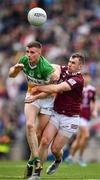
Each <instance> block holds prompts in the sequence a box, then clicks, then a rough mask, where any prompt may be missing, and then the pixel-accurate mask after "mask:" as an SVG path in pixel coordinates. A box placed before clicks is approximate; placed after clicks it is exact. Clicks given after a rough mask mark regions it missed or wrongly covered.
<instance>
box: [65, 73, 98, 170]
mask: <svg viewBox="0 0 100 180" xmlns="http://www.w3.org/2000/svg"><path fill="white" fill-rule="evenodd" d="M83 77H84V88H83V93H82V103H81V111H80V131H79V133H78V134H77V136H76V139H75V140H74V141H73V143H72V145H71V149H70V153H69V155H68V157H67V159H66V162H67V164H72V163H73V156H74V154H75V153H76V151H77V150H79V160H78V163H79V165H80V166H82V167H85V166H86V165H87V164H86V163H85V162H84V161H83V153H84V150H85V147H86V143H87V140H88V138H89V123H90V120H91V118H96V117H97V104H96V89H95V87H94V86H93V85H91V84H90V75H89V72H88V71H87V70H86V71H84V72H83Z"/></svg>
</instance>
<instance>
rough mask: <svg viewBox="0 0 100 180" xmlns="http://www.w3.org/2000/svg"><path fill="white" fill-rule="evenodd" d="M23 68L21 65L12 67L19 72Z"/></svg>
mask: <svg viewBox="0 0 100 180" xmlns="http://www.w3.org/2000/svg"><path fill="white" fill-rule="evenodd" d="M23 67H24V65H23V64H16V65H15V66H14V68H15V70H19V71H21V70H22V69H23Z"/></svg>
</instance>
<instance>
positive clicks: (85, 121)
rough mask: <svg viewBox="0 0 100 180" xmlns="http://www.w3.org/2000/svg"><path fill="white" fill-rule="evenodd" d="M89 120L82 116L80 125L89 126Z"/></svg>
mask: <svg viewBox="0 0 100 180" xmlns="http://www.w3.org/2000/svg"><path fill="white" fill-rule="evenodd" d="M89 124H90V123H89V121H88V120H86V119H85V118H82V117H81V118H80V126H82V127H88V126H89Z"/></svg>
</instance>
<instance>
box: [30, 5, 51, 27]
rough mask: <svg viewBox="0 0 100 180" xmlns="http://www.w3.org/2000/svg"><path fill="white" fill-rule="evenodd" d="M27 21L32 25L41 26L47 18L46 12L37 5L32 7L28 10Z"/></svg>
mask: <svg viewBox="0 0 100 180" xmlns="http://www.w3.org/2000/svg"><path fill="white" fill-rule="evenodd" d="M27 18H28V22H29V23H30V24H31V25H33V26H41V25H43V24H44V23H45V22H46V20H47V14H46V12H45V11H44V10H43V9H42V8H39V7H36V8H33V9H31V10H30V11H29V12H28V16H27Z"/></svg>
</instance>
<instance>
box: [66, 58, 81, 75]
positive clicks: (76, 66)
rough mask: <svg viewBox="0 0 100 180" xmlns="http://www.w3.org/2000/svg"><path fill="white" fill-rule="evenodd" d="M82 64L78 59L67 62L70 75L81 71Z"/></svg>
mask: <svg viewBox="0 0 100 180" xmlns="http://www.w3.org/2000/svg"><path fill="white" fill-rule="evenodd" d="M81 68H82V64H81V63H80V61H79V58H77V57H75V58H72V57H71V58H70V59H69V62H68V71H69V72H70V73H77V72H79V71H80V70H81Z"/></svg>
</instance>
